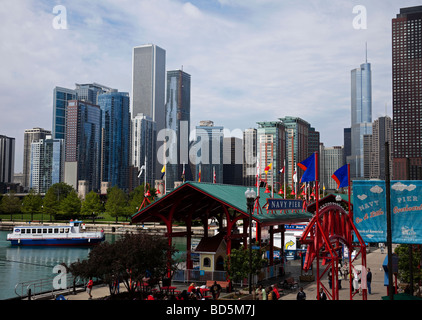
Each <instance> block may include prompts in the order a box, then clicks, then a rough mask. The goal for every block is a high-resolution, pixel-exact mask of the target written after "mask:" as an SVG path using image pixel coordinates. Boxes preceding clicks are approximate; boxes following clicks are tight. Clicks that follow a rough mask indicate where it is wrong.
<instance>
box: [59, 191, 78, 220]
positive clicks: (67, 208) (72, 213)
mask: <svg viewBox="0 0 422 320" xmlns="http://www.w3.org/2000/svg"><path fill="white" fill-rule="evenodd" d="M80 212H81V199H79V197H78V194H77V193H76V191H75V190H72V191H71V192H70V193H69V194H68V195H67V197H66V198H65V199H63V200H62V201H61V202H60V205H59V213H60V215H61V216H63V218H71V219H75V218H77V217H78V216H79V214H80Z"/></svg>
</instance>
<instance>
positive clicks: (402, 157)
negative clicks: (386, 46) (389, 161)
mask: <svg viewBox="0 0 422 320" xmlns="http://www.w3.org/2000/svg"><path fill="white" fill-rule="evenodd" d="M392 28H393V32H392V37H393V39H392V44H393V52H392V56H393V127H394V129H393V146H392V148H393V178H394V179H411V180H414V179H422V6H417V7H411V8H403V9H400V13H399V14H398V15H397V17H396V18H395V19H393V21H392Z"/></svg>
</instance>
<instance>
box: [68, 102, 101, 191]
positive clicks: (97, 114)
mask: <svg viewBox="0 0 422 320" xmlns="http://www.w3.org/2000/svg"><path fill="white" fill-rule="evenodd" d="M65 137H66V138H65V177H64V182H66V183H67V184H69V185H71V186H73V187H74V188H75V189H78V185H79V182H78V181H80V180H84V181H86V186H87V191H91V190H94V191H96V192H97V191H98V190H99V189H100V164H101V162H100V160H101V109H100V107H99V106H97V105H94V104H92V103H89V102H86V101H79V100H70V101H68V106H67V115H66V136H65Z"/></svg>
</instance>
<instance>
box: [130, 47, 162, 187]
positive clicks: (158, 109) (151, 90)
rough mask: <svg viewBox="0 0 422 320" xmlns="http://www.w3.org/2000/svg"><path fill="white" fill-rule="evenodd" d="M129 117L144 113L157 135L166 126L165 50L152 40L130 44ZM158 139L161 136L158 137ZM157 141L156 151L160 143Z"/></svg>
mask: <svg viewBox="0 0 422 320" xmlns="http://www.w3.org/2000/svg"><path fill="white" fill-rule="evenodd" d="M132 63H133V66H132V104H131V105H132V109H131V110H132V117H134V116H136V115H137V114H140V113H142V114H144V115H146V116H149V117H151V118H152V120H153V121H154V122H155V123H156V126H157V137H158V138H159V136H158V135H159V134H160V131H161V130H162V129H164V128H165V94H166V90H165V87H166V51H165V50H164V49H162V48H160V47H158V46H156V45H154V44H146V45H142V46H138V47H135V48H133V61H132ZM159 140H160V139H159ZM162 144H163V142H162V140H161V141H157V144H156V148H157V151H158V149H160V148H161V147H162ZM158 157H161V155H157V163H156V172H155V176H154V179H155V178H160V171H161V166H162V165H161V164H162V161H159V159H158Z"/></svg>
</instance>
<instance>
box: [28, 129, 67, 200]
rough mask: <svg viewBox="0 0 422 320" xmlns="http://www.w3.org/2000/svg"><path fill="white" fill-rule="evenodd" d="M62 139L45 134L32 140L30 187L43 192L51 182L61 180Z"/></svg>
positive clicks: (62, 161)
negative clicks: (42, 137)
mask: <svg viewBox="0 0 422 320" xmlns="http://www.w3.org/2000/svg"><path fill="white" fill-rule="evenodd" d="M63 141H64V140H63V139H52V137H51V136H46V138H45V139H39V140H38V141H34V142H32V144H31V175H30V186H29V187H30V189H33V190H34V191H35V192H37V193H45V192H47V191H48V189H49V188H50V187H51V186H52V185H53V184H56V183H60V182H62V181H63V163H64V143H63Z"/></svg>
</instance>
